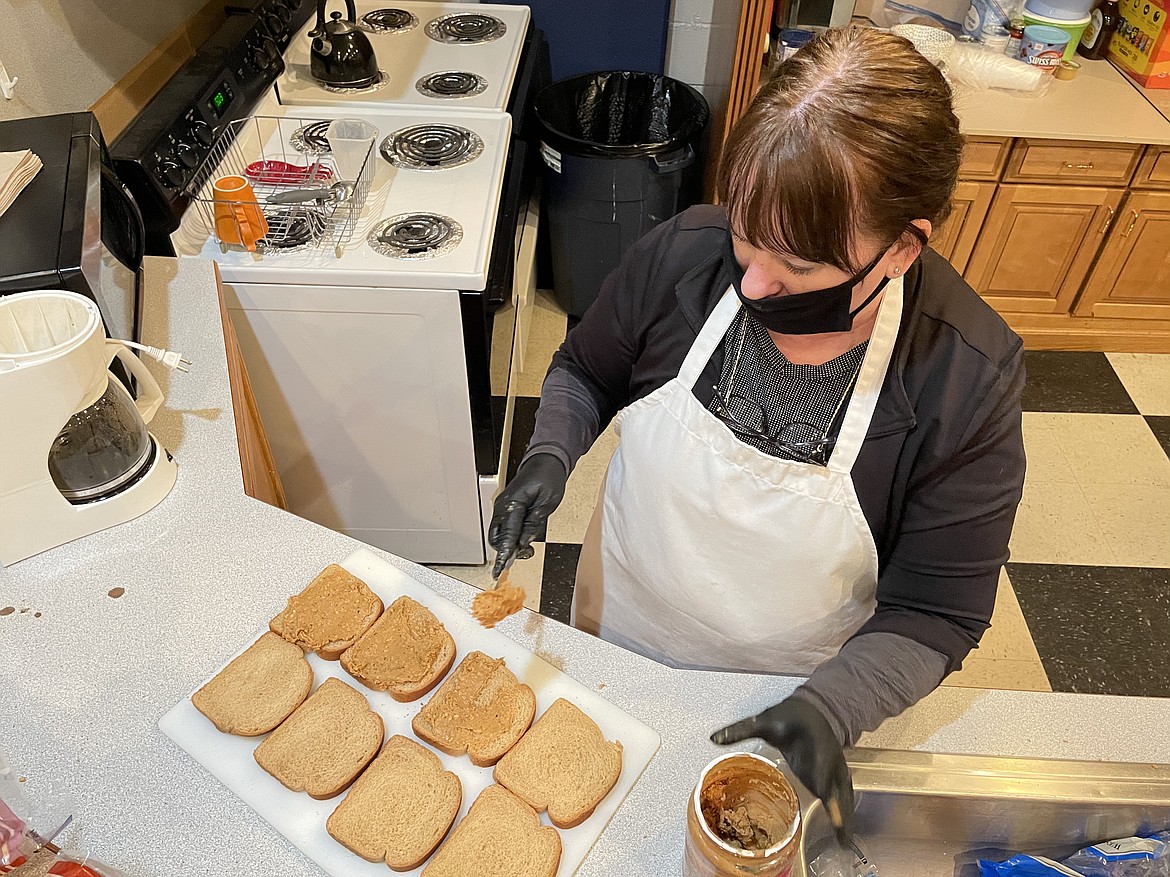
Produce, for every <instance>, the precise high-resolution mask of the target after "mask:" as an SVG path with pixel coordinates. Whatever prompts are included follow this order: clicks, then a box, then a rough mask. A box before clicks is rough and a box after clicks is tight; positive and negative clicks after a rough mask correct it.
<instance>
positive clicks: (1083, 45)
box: [1077, 0, 1121, 61]
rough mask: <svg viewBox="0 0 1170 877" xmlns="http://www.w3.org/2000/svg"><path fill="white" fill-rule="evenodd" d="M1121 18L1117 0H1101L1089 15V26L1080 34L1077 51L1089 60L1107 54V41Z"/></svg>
mask: <svg viewBox="0 0 1170 877" xmlns="http://www.w3.org/2000/svg"><path fill="white" fill-rule="evenodd" d="M1120 20H1121V12H1120V11H1119V9H1118V5H1117V0H1103V2H1102V3H1101V5H1100V6H1098V7H1097V8H1096V9H1094V10H1093V11H1092V13H1091V14H1090V15H1089V26H1088V27H1086V28H1085V32H1084V33H1083V34H1081V42H1080V44H1079V45H1078V46H1077V52H1078V53H1079V54H1080V55H1081V56H1082V57H1085V58H1088V59H1089V60H1090V61H1099V60H1101V59H1102V58H1104V57H1105V56H1106V55H1107V54H1109V43H1110V42H1111V41H1112V40H1113V34H1114V32H1115V31H1116V30H1117V24H1118V22H1119V21H1120Z"/></svg>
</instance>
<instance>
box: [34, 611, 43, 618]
mask: <svg viewBox="0 0 1170 877" xmlns="http://www.w3.org/2000/svg"><path fill="white" fill-rule="evenodd" d="M43 614H44V613H43V612H34V613H33V618H40V617H41V616H42V615H43Z"/></svg>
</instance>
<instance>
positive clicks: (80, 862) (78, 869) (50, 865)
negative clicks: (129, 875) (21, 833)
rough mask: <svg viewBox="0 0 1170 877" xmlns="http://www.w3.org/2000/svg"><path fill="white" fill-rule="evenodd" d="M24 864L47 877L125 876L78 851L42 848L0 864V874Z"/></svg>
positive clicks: (13, 872) (12, 870)
mask: <svg viewBox="0 0 1170 877" xmlns="http://www.w3.org/2000/svg"><path fill="white" fill-rule="evenodd" d="M25 865H27V866H28V868H29V869H30V870H31V871H32V873H34V874H45V875H47V877H126V874H125V872H123V871H119V870H117V869H116V868H111V867H110V866H109V865H104V864H102V863H101V862H99V861H97V860H96V859H93V858H90V857H89V856H86V855H83V854H80V853H64V852H52V851H50V850H48V849H42V850H40V851H38V852H35V853H32V854H31V855H30V856H29V857H28V859H27V860H26V859H24V858H21V859H18V860H17V861H15V862H13V863H12V864H11V865H0V874H10V873H11V874H13V877H16V869H18V868H22V867H24V866H25Z"/></svg>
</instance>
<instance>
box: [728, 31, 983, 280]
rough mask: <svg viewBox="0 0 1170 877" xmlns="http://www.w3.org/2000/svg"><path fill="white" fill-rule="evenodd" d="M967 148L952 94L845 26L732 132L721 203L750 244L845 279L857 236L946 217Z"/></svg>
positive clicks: (783, 74)
mask: <svg viewBox="0 0 1170 877" xmlns="http://www.w3.org/2000/svg"><path fill="white" fill-rule="evenodd" d="M962 147H963V138H962V135H961V134H960V133H959V121H958V119H957V118H955V114H954V111H953V109H952V108H951V89H950V86H949V85H948V84H947V82H946V80H945V79H943V77H942V74H941V73H939V71H938V68H936V67H935V66H934V65H933V64H931V63H930V62H929V61H927V60H926V59H925V58H924V57H923V56H922V55H920V54H919V53H918V52H917V51H915V49H914V47H913V46H912V45H911V44H910V43H909V42H908V41H907V40H905V39H903V38H902V37H898V36H895V35H893V34H890V33H884V32H881V31H876V30H871V29H868V28H861V27H857V26H850V27H844V28H837V29H833V30H828V31H826V32H824V33H823V34H820V35H819V36H817V37H816V38H814V39H813V40H811V41H810V42H809V43H808V44H807V45H806V46H805V47H804V48H802V49H801V50H800V51H799V52H797V53H796V54H795V55H794V56H793V57H792V58H790V59H788V60H787V61H785V62H784V63H783V64H781V65H780V67H779V68H778V69H777V70H776V72H775V74H774V75H773V76H772V78H771V79H770V80H768V82H767V83H765V84H764V86H763V87H762V88H761V89H760V92H759V94H757V95H756V97H755V99H754V100H753V101H752V103H751V105H750V106H749V107H748V109H747V112H746V113H745V114H744V116H743V117H742V118H741V119H740V120H739V121H738V122H737V123H736V124H735V127H734V128H733V129H732V131H731V134H730V136H729V137H728V139H727V143H726V144H725V145H724V149H723V157H722V159H721V161H720V169H719V200H720V201H721V202H723V203H724V204H725V205H726V207H727V213H728V218H729V219H730V222H731V228H732V230H733V231H734V232H735V233H736V234H737V235H740V236H742V237H744V238H745V239H746V240H747V241H748V242H749V243H750V244H752V245H753V246H755V247H759V248H761V249H765V250H769V251H772V252H779V253H787V254H790V255H793V256H795V257H797V258H799V259H803V260H806V261H809V262H822V263H826V264H830V265H834V266H836V267H837V268H840V269H841V270H843V271H848V272H850V273H852V272H853V271H855V270H857V268H858V266H857V265H855V264H854V259H855V256H856V251H855V247H854V245H855V243H856V237H857V235H858V234H868V235H872V236H873V237H875V238H877V239H878V240H879V241H881V242H882V243H884V244H892V243H893V242H895V241H897V240H899V239H900V238H903V236H904V235H905V234H906V233H907V232H909V233H910V234H914V235H915V236H916V237H918V239H919V240H920V241H922V243H925V242H926V238H925V235H923V234H922V233H921V232H920V231H919V230H918V229H917V228H914V227H913V226H911V225H910V222H911V221H912V220H914V219H927V220H930V222H931V223H932V224H934V226H935V227H936V228H937V227H938V224H939V223H941V222H942V220H944V219H945V218H946V216H947V214H948V213H949V212H950V205H951V196H952V194H953V193H954V189H955V180H956V178H957V176H958V172H959V157H960V152H961V150H962Z"/></svg>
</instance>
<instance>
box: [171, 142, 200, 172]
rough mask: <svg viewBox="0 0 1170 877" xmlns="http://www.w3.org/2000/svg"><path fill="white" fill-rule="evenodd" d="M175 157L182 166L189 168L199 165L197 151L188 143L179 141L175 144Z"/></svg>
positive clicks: (192, 168)
mask: <svg viewBox="0 0 1170 877" xmlns="http://www.w3.org/2000/svg"><path fill="white" fill-rule="evenodd" d="M175 158H177V159H178V160H179V162H180V163H181V164H182V165H183V167H186V168H190V169H191V170H194V169H195V168H196V167H198V166H199V152H198V151H197V150H196V149H195V147H194V146H192V145H191V144H190V143H180V144H178V145H177V146H175Z"/></svg>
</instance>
